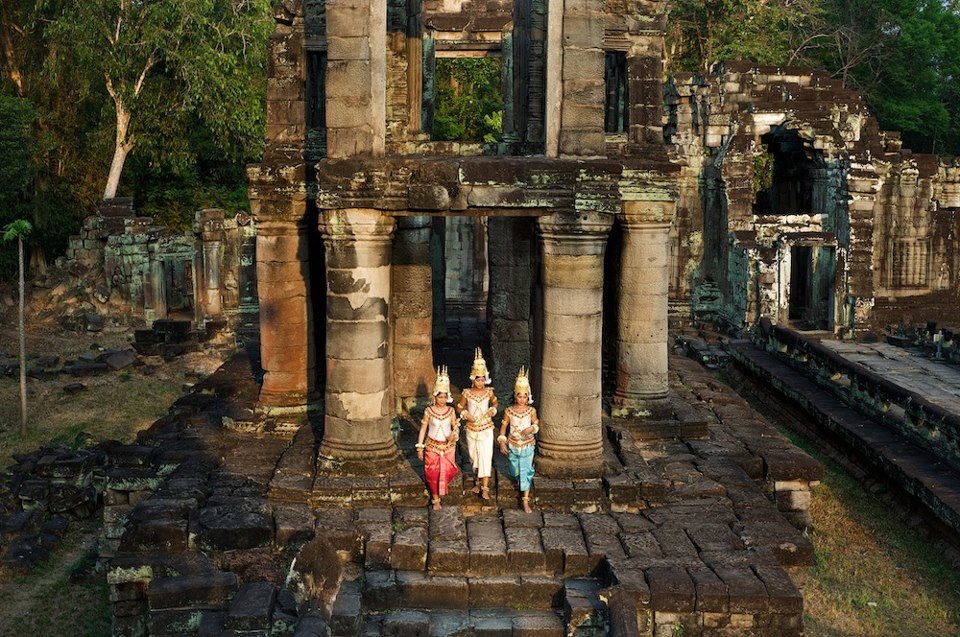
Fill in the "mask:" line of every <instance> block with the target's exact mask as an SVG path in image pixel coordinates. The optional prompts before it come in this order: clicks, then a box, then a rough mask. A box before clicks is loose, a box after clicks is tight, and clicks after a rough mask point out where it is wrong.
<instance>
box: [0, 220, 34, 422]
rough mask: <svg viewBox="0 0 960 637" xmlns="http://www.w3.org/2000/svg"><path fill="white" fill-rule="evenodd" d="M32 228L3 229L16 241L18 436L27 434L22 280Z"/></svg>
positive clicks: (11, 226) (9, 226) (22, 225)
mask: <svg viewBox="0 0 960 637" xmlns="http://www.w3.org/2000/svg"><path fill="white" fill-rule="evenodd" d="M32 229H33V228H32V226H31V225H30V222H29V221H24V220H23V219H18V220H17V221H12V222H10V223H8V224H7V225H6V226H5V227H4V229H3V240H4V241H13V240H14V239H16V240H17V252H18V254H19V256H20V259H19V265H20V267H19V273H20V277H19V283H20V303H19V306H18V312H17V330H18V332H19V336H20V435H26V433H27V339H26V329H25V326H24V317H23V297H24V290H25V287H26V286H25V283H24V280H23V238H24V237H25V236H27V235H28V234H30V230H32Z"/></svg>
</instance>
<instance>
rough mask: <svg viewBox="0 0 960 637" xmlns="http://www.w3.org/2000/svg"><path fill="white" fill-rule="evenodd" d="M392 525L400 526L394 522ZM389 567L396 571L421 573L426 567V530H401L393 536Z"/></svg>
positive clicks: (415, 528)
mask: <svg viewBox="0 0 960 637" xmlns="http://www.w3.org/2000/svg"><path fill="white" fill-rule="evenodd" d="M394 524H400V523H397V522H395V523H394ZM390 566H391V568H394V569H396V570H398V571H422V570H424V569H425V568H426V567H427V529H426V528H425V527H423V526H411V527H408V528H402V529H401V530H398V531H396V532H394V534H393V546H392V547H391V549H390Z"/></svg>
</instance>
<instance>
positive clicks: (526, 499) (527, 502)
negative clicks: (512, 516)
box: [523, 496, 533, 513]
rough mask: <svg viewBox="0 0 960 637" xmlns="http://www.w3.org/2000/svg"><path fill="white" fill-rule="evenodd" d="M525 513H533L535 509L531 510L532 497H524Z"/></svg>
mask: <svg viewBox="0 0 960 637" xmlns="http://www.w3.org/2000/svg"><path fill="white" fill-rule="evenodd" d="M523 512H524V513H533V509H531V508H530V497H529V496H524V497H523Z"/></svg>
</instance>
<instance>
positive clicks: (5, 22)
mask: <svg viewBox="0 0 960 637" xmlns="http://www.w3.org/2000/svg"><path fill="white" fill-rule="evenodd" d="M10 31H11V29H10V18H9V15H8V14H7V7H5V6H4V4H3V1H2V0H0V50H2V52H3V58H4V60H6V64H5V65H4V66H6V67H7V69H6V70H7V75H8V76H9V77H10V81H11V82H13V84H14V86H16V87H17V96H19V97H23V96H25V95H26V94H27V89H26V86H25V85H24V82H23V74H22V73H21V72H20V64H19V63H18V62H17V52H16V50H15V49H14V47H13V37H12V36H11V34H10Z"/></svg>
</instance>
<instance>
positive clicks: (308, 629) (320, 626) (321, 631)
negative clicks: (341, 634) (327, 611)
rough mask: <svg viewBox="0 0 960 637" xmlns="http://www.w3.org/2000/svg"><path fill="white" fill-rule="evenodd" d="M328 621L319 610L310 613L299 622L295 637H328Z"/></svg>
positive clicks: (294, 633)
mask: <svg viewBox="0 0 960 637" xmlns="http://www.w3.org/2000/svg"><path fill="white" fill-rule="evenodd" d="M327 630H328V627H327V620H326V619H324V617H323V615H322V614H321V612H320V611H319V610H315V611H310V612H309V613H307V614H306V615H304V616H303V617H301V618H300V621H299V622H297V629H296V630H295V631H294V632H293V637H327V634H328V632H327Z"/></svg>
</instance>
